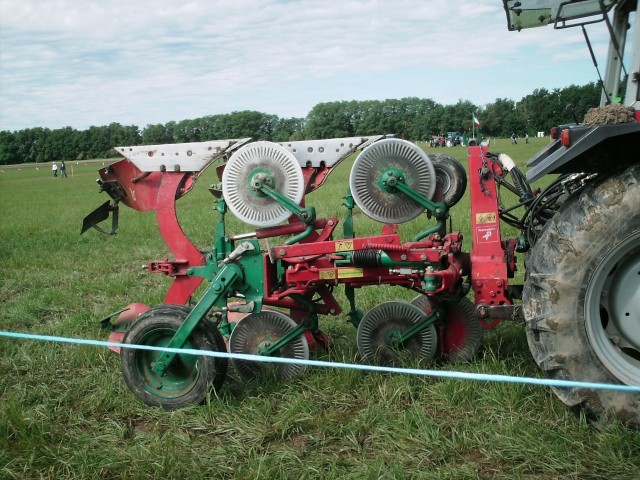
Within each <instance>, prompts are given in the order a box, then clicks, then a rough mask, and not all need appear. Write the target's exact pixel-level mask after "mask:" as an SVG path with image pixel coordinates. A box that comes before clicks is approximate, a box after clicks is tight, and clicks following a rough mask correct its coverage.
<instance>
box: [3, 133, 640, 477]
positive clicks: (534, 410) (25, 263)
mask: <svg viewBox="0 0 640 480" xmlns="http://www.w3.org/2000/svg"><path fill="white" fill-rule="evenodd" d="M545 142H546V139H532V141H531V144H529V145H523V144H520V145H515V146H512V145H511V144H510V141H509V140H498V141H496V143H495V144H493V145H492V146H491V150H492V151H495V152H499V151H501V152H505V153H508V154H510V155H511V156H512V157H513V158H514V159H515V160H516V161H517V162H518V163H519V164H521V165H522V164H524V162H525V161H526V159H527V158H529V157H530V156H531V155H532V154H533V152H534V151H535V150H537V149H538V148H539V147H540V146H542V145H543V144H544V143H545ZM438 151H443V152H444V153H448V154H451V155H453V156H455V157H457V158H458V159H460V160H462V161H463V164H466V150H465V149H464V148H463V147H454V148H450V149H446V150H438ZM351 162H352V160H347V161H345V162H344V163H343V164H342V165H340V166H339V167H338V168H337V169H336V171H335V172H334V173H333V174H332V176H331V177H330V178H329V180H328V182H327V184H326V185H324V186H323V187H322V188H321V189H319V190H318V191H316V192H314V193H313V194H312V195H311V196H310V198H309V199H308V202H307V204H308V205H314V206H316V207H317V209H318V213H319V215H335V216H338V217H339V218H344V212H343V209H342V208H341V207H340V203H341V200H340V198H341V196H342V195H344V192H345V190H346V186H347V184H348V175H349V169H350V166H351ZM83 163H84V162H83ZM101 165H102V163H101V162H97V163H94V164H89V165H84V164H76V163H75V162H69V163H67V169H68V173H69V178H68V179H57V180H54V179H53V178H51V171H50V165H46V166H41V167H40V169H39V170H36V169H35V168H34V167H33V166H22V167H20V169H17V168H12V169H9V168H4V167H3V168H2V172H0V218H1V221H0V259H1V260H2V266H1V267H0V269H1V270H0V272H1V273H0V330H4V331H11V332H23V333H37V334H44V335H57V336H67V337H77V338H87V339H99V340H106V337H107V334H106V332H105V331H104V330H101V329H100V328H99V324H98V321H99V320H100V319H101V318H103V317H104V316H106V315H107V314H110V313H112V312H114V311H117V310H119V309H120V308H122V307H123V306H125V305H127V304H128V303H131V302H133V301H139V302H144V303H147V304H150V305H155V304H158V303H160V302H161V301H162V298H163V296H164V293H165V291H166V288H167V287H168V285H169V283H168V280H167V279H166V278H165V277H164V276H162V275H149V274H148V273H147V272H146V271H145V270H143V268H142V267H143V265H146V263H147V262H148V261H150V260H156V259H161V258H163V257H165V256H167V255H168V254H169V252H168V251H167V249H166V247H165V246H164V244H163V243H162V240H161V239H160V236H159V234H158V233H157V229H156V221H155V216H154V214H153V213H140V212H136V211H133V210H131V209H127V208H122V209H121V212H120V213H121V214H120V229H119V233H118V235H116V236H114V237H107V236H104V235H100V234H98V233H97V232H95V231H90V232H87V233H86V234H84V235H82V236H80V235H79V232H80V226H81V222H82V218H83V217H84V216H85V215H86V214H87V213H89V212H90V211H91V210H93V209H94V208H95V207H97V206H98V205H100V204H101V203H103V202H104V201H105V200H106V194H103V195H97V194H96V192H97V187H96V184H95V179H96V178H97V177H98V175H97V168H98V167H99V166H101ZM71 166H73V176H71ZM214 180H215V178H214V173H213V171H212V170H211V171H207V172H206V173H205V174H204V175H203V177H202V178H201V179H200V181H199V182H198V184H197V185H196V187H195V189H194V190H193V191H192V192H190V193H189V194H188V195H187V196H186V197H184V198H183V199H181V200H180V201H179V202H178V205H179V216H180V219H181V221H182V224H183V227H184V230H185V231H186V232H187V235H188V236H190V237H191V238H192V239H194V240H195V243H196V244H197V245H198V246H200V247H202V248H208V247H209V246H210V244H211V239H212V233H213V229H214V227H215V216H214V214H213V212H212V208H213V202H212V197H211V195H210V194H209V193H208V191H207V187H208V186H209V184H210V183H212V182H213V181H214ZM468 209H469V205H468V199H467V198H465V199H464V200H463V201H462V202H461V203H460V204H459V205H457V206H456V207H455V208H454V212H453V223H454V228H456V229H461V230H463V232H468V231H469V230H470V221H469V218H468V217H469V215H468ZM230 220H231V219H230ZM421 221H422V220H421ZM419 222H420V221H414V222H412V224H410V225H403V226H402V227H401V230H400V233H401V235H402V236H403V239H405V240H409V239H410V237H411V236H412V234H414V233H415V232H417V231H420V230H422V229H423V228H422V227H423V226H424V225H419ZM414 223H417V225H414ZM229 229H230V231H232V232H234V233H242V232H244V231H250V230H253V229H252V228H250V227H246V226H242V225H240V224H239V223H238V222H233V221H230V222H229ZM338 231H340V227H338ZM356 231H357V233H358V235H360V236H364V235H370V234H374V233H377V232H379V225H378V224H376V223H375V222H373V221H371V220H369V219H367V218H366V217H365V216H364V215H362V214H358V215H357V217H356ZM467 238H470V235H467ZM470 247H471V245H470V244H468V243H467V245H466V248H467V249H469V248H470ZM519 265H520V267H521V268H522V260H521V259H520V260H519ZM413 296H414V295H413V294H412V293H411V292H405V291H402V290H399V289H394V288H390V287H371V288H367V289H362V291H359V292H358V303H359V306H360V308H362V309H363V310H365V311H366V310H368V309H370V308H371V307H373V306H375V305H376V304H378V303H380V302H381V301H382V300H393V299H408V298H412V297H413ZM339 301H340V303H341V304H342V305H343V307H345V308H346V307H348V304H347V302H346V300H345V299H344V297H339ZM320 322H321V328H322V329H323V330H325V331H326V332H327V333H328V334H329V336H330V337H331V339H332V342H333V345H334V348H332V349H331V350H330V351H329V352H328V353H324V354H322V355H321V356H320V357H319V358H320V359H323V360H333V361H346V362H353V361H354V360H355V359H356V357H357V354H356V347H355V330H354V328H353V327H352V326H351V325H350V324H348V323H347V322H346V320H345V318H324V317H323V318H321V319H320ZM434 368H442V369H449V370H463V371H469V372H483V373H493V374H506V375H516V376H539V375H540V373H539V371H538V369H537V367H536V365H535V364H534V362H533V360H532V359H531V357H530V354H529V352H528V348H527V344H526V338H525V334H524V330H523V327H522V326H521V325H517V324H510V323H506V324H502V325H501V326H500V327H499V328H497V329H496V330H494V331H491V332H488V333H486V334H485V341H484V346H483V348H482V350H481V352H480V354H479V356H478V358H477V359H476V360H475V361H473V362H471V363H469V364H464V365H442V366H435V365H434ZM639 472H640V433H639V432H634V431H629V430H626V429H624V428H622V427H620V426H617V425H613V426H611V427H609V428H607V429H604V430H598V429H595V428H594V427H592V426H590V425H589V424H587V422H586V421H585V420H584V419H583V418H580V417H578V416H576V415H574V414H573V413H572V412H570V411H569V410H568V409H567V408H565V406H564V405H563V404H562V403H561V402H560V401H559V400H557V399H556V397H555V396H554V394H553V393H552V392H551V391H550V390H549V389H548V388H543V387H537V386H530V385H519V384H513V385H512V384H501V383H489V382H473V381H463V380H448V379H434V378H428V377H412V376H404V375H380V374H371V373H363V372H359V371H352V370H338V369H309V370H308V371H307V373H306V374H305V376H304V377H303V378H301V379H299V380H296V381H292V382H288V383H275V384H273V383H270V384H269V383H254V384H249V385H245V384H243V383H242V382H241V381H240V380H239V378H238V377H237V376H236V374H235V372H233V370H231V371H230V374H229V376H228V378H227V381H226V382H225V385H224V386H223V388H222V390H221V391H220V392H219V393H218V396H217V397H216V396H212V397H211V398H210V400H209V401H208V402H207V403H206V404H205V405H202V406H198V407H192V408H187V409H183V410H179V411H175V412H166V411H163V410H159V409H155V408H150V407H147V406H146V405H144V404H142V403H141V402H140V401H138V400H137V399H136V398H135V397H134V396H133V395H132V394H131V393H130V392H129V390H128V389H127V387H126V386H125V383H124V381H123V379H122V375H121V373H120V365H119V359H118V356H117V355H115V354H114V353H112V352H111V351H109V350H108V349H106V348H101V347H91V346H78V345H67V344H56V343H51V342H36V341H30V340H12V339H7V338H2V337H0V478H2V479H4V478H6V479H23V478H26V479H40V478H46V479H80V478H89V479H91V478H104V479H136V478H141V479H142V478H158V479H160V478H162V479H174V478H175V479H182V478H190V479H211V478H229V479H230V478H238V479H245V478H247V479H248V478H266V479H270V478H295V479H298V478H309V479H311V478H351V479H362V478H364V479H378V478H386V479H392V478H393V479H395V478H398V479H400V478H403V479H409V478H434V479H451V478H456V479H474V478H502V479H514V478H520V479H556V478H557V479H560V478H562V479H601V478H624V479H627V478H628V479H631V478H640V473H639Z"/></svg>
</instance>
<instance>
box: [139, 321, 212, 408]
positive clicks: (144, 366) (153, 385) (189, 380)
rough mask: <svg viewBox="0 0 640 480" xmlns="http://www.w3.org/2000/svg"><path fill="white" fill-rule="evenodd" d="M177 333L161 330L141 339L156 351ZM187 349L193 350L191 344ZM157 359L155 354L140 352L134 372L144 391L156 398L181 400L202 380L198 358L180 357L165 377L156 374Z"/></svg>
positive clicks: (155, 330) (186, 345)
mask: <svg viewBox="0 0 640 480" xmlns="http://www.w3.org/2000/svg"><path fill="white" fill-rule="evenodd" d="M175 333H176V332H175V330H173V329H171V328H158V329H153V330H151V331H149V332H148V333H147V334H146V335H144V337H143V338H142V339H141V342H140V344H141V345H148V346H154V347H164V346H166V345H167V344H168V343H169V342H170V341H171V339H172V338H173V336H174V335H175ZM184 348H193V347H192V345H191V343H190V342H187V343H186V344H185V345H184ZM157 357H158V352H157V351H154V350H138V351H136V353H135V361H134V362H135V369H136V372H137V374H138V377H139V378H140V379H143V381H144V386H145V388H146V389H147V390H148V391H149V392H151V393H153V395H155V396H158V397H163V398H175V397H181V396H183V395H185V394H186V393H187V392H189V391H190V390H191V389H192V388H193V387H194V385H195V384H196V383H197V380H198V377H199V376H200V370H199V363H198V357H197V356H195V355H185V354H178V355H176V357H175V359H174V360H173V361H172V362H171V365H169V368H167V370H166V372H165V373H164V374H162V375H160V374H158V373H157V372H155V371H154V370H153V364H154V362H155V361H156V359H157Z"/></svg>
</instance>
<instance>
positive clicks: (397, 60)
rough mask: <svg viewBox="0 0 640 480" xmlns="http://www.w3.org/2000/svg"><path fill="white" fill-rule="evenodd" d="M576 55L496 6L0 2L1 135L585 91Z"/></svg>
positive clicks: (584, 58) (357, 0) (367, 0)
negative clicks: (577, 87)
mask: <svg viewBox="0 0 640 480" xmlns="http://www.w3.org/2000/svg"><path fill="white" fill-rule="evenodd" d="M599 38H600V37H597V36H596V37H595V39H596V42H595V43H596V44H598V42H597V40H598V39H599ZM585 49H586V47H585V46H584V42H583V40H582V36H581V35H580V34H579V32H572V31H571V32H569V31H563V32H553V31H551V29H536V30H531V31H526V32H520V33H513V32H508V31H507V28H506V21H505V15H504V12H503V10H502V4H501V2H500V1H499V0H484V1H470V0H451V1H445V0H433V1H429V2H416V1H415V0H387V1H375V0H341V1H336V0H326V1H311V0H300V1H295V0H293V1H291V0H290V1H278V0H271V1H269V0H237V1H234V2H229V1H223V0H217V1H215V0H212V1H204V0H203V1H191V2H182V3H176V2H173V1H167V0H156V1H150V0H146V1H121V0H117V1H110V2H103V1H100V2H99V1H95V0H86V1H85V2H82V3H77V2H73V1H71V0H58V1H47V2H43V1H37V0H2V2H1V3H0V129H10V130H15V129H20V128H26V127H31V126H46V127H50V128H57V127H62V126H65V125H71V126H73V127H76V128H86V127H88V126H89V125H104V124H108V123H110V122H112V121H115V122H120V123H123V124H137V125H139V126H141V127H144V126H145V125H146V124H148V123H158V122H162V123H164V122H167V121H169V120H181V119H184V118H195V117H198V116H203V115H209V114H217V113H226V112H230V111H233V110H242V109H254V110H260V111H265V112H268V113H274V114H277V115H280V116H303V115H305V114H306V113H307V112H308V111H309V110H310V109H311V108H312V107H313V105H315V104H316V103H318V102H321V101H332V100H349V99H363V98H381V99H383V98H398V97H401V96H408V95H412V96H419V97H429V98H433V99H434V100H436V101H438V102H441V103H451V102H455V101H457V99H459V98H464V99H469V100H471V101H472V102H474V103H478V104H483V103H487V102H490V101H492V100H494V99H495V98H497V97H505V96H506V97H511V98H514V99H516V100H517V99H519V98H521V97H522V96H524V95H526V94H528V93H530V92H531V91H533V89H534V88H538V87H548V86H550V87H552V88H555V87H561V86H564V85H569V84H571V83H577V84H582V83H586V82H587V81H591V80H593V79H594V78H595V72H594V71H593V70H589V68H590V67H589V65H590V60H589V58H588V53H586V50H585ZM576 64H578V65H580V66H581V67H580V68H576ZM582 67H586V68H584V69H582ZM528 72H535V73H536V75H539V76H538V77H537V78H536V77H535V76H534V75H532V74H530V73H528ZM576 73H578V74H579V75H578V76H576ZM562 74H565V75H567V77H566V81H563V80H562V79H561V78H560V77H561V75H562ZM545 82H556V83H554V84H553V85H545ZM557 82H560V83H557ZM452 99H453V100H452Z"/></svg>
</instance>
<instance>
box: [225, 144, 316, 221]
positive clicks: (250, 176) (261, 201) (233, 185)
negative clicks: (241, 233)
mask: <svg viewBox="0 0 640 480" xmlns="http://www.w3.org/2000/svg"><path fill="white" fill-rule="evenodd" d="M256 176H258V177H259V178H262V179H266V180H265V183H266V184H268V185H269V186H270V187H271V188H273V189H274V190H277V191H278V192H279V193H281V194H282V195H284V196H285V197H287V198H289V199H290V200H291V201H293V202H294V203H296V204H299V203H300V202H301V201H302V196H303V195H304V179H303V177H302V169H301V168H300V164H299V163H298V161H297V160H296V158H295V157H294V156H293V154H292V153H291V152H289V151H288V150H287V149H286V148H284V147H282V146H280V145H278V144H277V143H271V142H253V143H249V144H247V145H245V146H244V147H242V148H240V149H239V150H238V151H237V152H236V153H234V154H233V156H232V157H231V159H229V161H228V162H227V164H226V166H225V169H224V172H223V174H222V194H223V195H224V199H225V201H226V202H227V205H228V206H229V210H231V211H232V212H233V214H234V215H235V216H236V217H238V218H239V219H240V220H242V221H243V222H246V223H248V224H250V225H254V226H257V227H272V226H274V225H277V224H279V223H281V222H283V221H284V220H286V219H287V218H289V217H290V216H291V212H290V211H289V210H287V209H286V208H285V207H283V206H282V205H281V204H279V203H278V202H276V201H275V200H274V199H272V198H271V197H269V196H266V195H265V194H264V193H263V192H261V191H257V190H256V189H255V188H254V187H253V186H252V183H253V180H255V178H258V177H256Z"/></svg>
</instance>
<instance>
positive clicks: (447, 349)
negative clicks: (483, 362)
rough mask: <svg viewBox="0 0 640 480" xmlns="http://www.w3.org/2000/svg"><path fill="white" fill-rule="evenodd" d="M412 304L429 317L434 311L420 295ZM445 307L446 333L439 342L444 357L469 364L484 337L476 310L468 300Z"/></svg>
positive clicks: (450, 303) (446, 304)
mask: <svg viewBox="0 0 640 480" xmlns="http://www.w3.org/2000/svg"><path fill="white" fill-rule="evenodd" d="M411 304H412V305H415V306H417V307H418V308H420V310H422V311H423V312H424V313H426V314H427V315H428V314H430V313H431V312H432V311H433V306H432V305H431V302H430V301H429V298H428V297H427V296H425V295H418V296H417V297H416V298H414V299H413V300H412V301H411ZM443 305H444V306H445V308H446V318H445V324H444V331H443V333H442V336H441V338H439V339H438V341H439V342H441V348H442V350H443V352H444V356H445V357H446V358H447V359H448V360H449V361H451V362H468V361H470V360H472V359H473V358H474V357H475V355H476V353H478V350H479V349H480V347H481V346H482V337H483V335H484V329H483V328H482V325H481V324H480V320H479V319H478V317H477V315H476V309H475V307H474V306H473V303H471V301H470V300H469V299H467V298H461V299H460V301H459V302H455V303H454V302H447V303H444V304H443Z"/></svg>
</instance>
